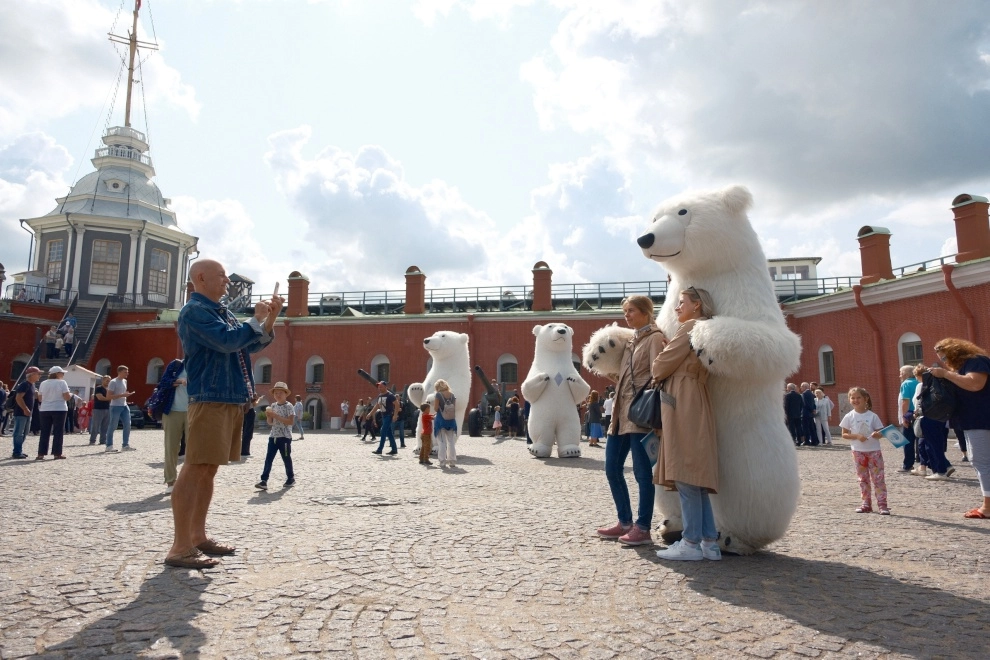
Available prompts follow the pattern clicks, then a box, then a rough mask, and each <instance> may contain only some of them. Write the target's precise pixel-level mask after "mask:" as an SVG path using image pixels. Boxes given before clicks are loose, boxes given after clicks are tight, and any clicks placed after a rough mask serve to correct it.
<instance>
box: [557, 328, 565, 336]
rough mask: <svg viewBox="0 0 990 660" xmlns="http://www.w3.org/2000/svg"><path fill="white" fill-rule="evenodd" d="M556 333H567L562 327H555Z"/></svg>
mask: <svg viewBox="0 0 990 660" xmlns="http://www.w3.org/2000/svg"><path fill="white" fill-rule="evenodd" d="M557 334H558V335H566V334H567V330H565V329H564V328H557Z"/></svg>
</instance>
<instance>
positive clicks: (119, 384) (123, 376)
mask: <svg viewBox="0 0 990 660" xmlns="http://www.w3.org/2000/svg"><path fill="white" fill-rule="evenodd" d="M129 373H130V370H129V369H128V368H127V367H126V366H124V365H120V366H119V367H117V377H116V378H114V379H113V380H111V381H110V384H109V385H107V398H108V399H110V421H109V422H108V423H107V448H106V450H105V451H107V452H110V453H116V451H117V450H116V449H114V447H113V433H114V431H116V430H117V424H121V425H122V426H123V430H124V439H123V442H122V444H123V446H122V447H121V449H122V450H123V451H133V450H134V447H131V409H130V408H129V407H128V406H127V397H129V396H133V395H134V392H129V391H128V390H127V375H128V374H129Z"/></svg>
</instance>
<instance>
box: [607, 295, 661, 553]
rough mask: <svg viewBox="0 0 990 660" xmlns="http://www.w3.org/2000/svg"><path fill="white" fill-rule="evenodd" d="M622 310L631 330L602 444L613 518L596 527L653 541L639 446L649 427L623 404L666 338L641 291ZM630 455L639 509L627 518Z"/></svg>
mask: <svg viewBox="0 0 990 660" xmlns="http://www.w3.org/2000/svg"><path fill="white" fill-rule="evenodd" d="M622 315H623V316H624V317H625V319H626V324H627V325H628V326H629V327H630V328H633V329H634V330H635V331H636V333H635V334H634V335H633V337H632V338H631V339H630V340H629V341H628V342H627V343H626V345H625V347H624V348H623V351H622V369H621V370H620V373H619V377H618V380H617V381H616V385H615V403H614V405H613V408H612V425H611V426H610V427H609V429H608V440H607V442H606V444H605V477H606V478H607V479H608V487H609V490H610V491H611V493H612V501H613V502H614V503H615V509H616V513H617V514H618V518H619V520H618V522H617V523H615V524H614V525H611V526H608V527H600V528H599V529H598V530H597V533H598V536H600V537H602V538H606V539H618V541H619V542H620V543H623V544H625V545H648V544H652V543H653V537H652V536H651V535H650V528H651V526H652V525H653V502H654V496H655V494H656V489H655V487H654V485H653V469H652V466H651V465H650V457H649V456H648V455H647V453H646V449H645V448H644V447H643V442H642V441H643V438H644V437H646V435H647V434H648V433H649V432H650V431H651V430H652V429H648V428H644V427H642V426H639V425H638V424H636V423H634V422H632V421H630V420H629V417H628V416H629V406H630V405H631V404H632V401H633V399H634V398H635V397H636V393H637V392H639V390H640V388H641V387H642V386H643V385H644V384H645V383H646V382H647V381H648V380H651V379H652V378H653V376H652V375H651V373H650V368H651V367H652V365H653V362H654V360H656V358H657V356H658V355H659V354H660V351H662V350H663V347H664V344H665V343H666V338H665V337H664V336H663V333H662V332H660V329H659V328H657V326H656V324H655V323H654V322H653V301H652V300H650V298H648V297H647V296H641V295H633V296H629V297H628V298H626V299H625V300H623V301H622ZM630 453H631V454H632V461H633V475H634V476H635V478H636V483H637V484H638V485H639V510H638V513H637V516H636V519H635V520H633V512H632V507H631V506H630V502H629V487H628V486H627V485H626V478H625V475H624V470H625V463H626V457H627V456H629V454H630Z"/></svg>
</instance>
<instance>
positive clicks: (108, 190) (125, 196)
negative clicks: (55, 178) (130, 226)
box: [47, 164, 176, 227]
mask: <svg viewBox="0 0 990 660" xmlns="http://www.w3.org/2000/svg"><path fill="white" fill-rule="evenodd" d="M65 213H75V214H82V215H97V216H104V217H111V218H127V219H131V220H140V221H147V222H153V223H155V224H158V225H162V226H163V227H174V226H176V221H175V213H174V212H172V211H171V210H170V209H169V208H168V200H167V199H165V197H164V196H163V195H162V193H161V191H160V190H159V189H158V186H157V185H155V183H154V182H153V181H151V180H150V179H148V178H146V177H145V176H144V174H143V173H142V172H141V171H140V170H138V169H135V168H131V167H127V166H124V165H117V164H109V165H105V166H103V167H101V168H100V169H99V170H97V171H96V172H90V173H89V174H87V175H86V176H84V177H83V178H81V179H79V181H78V182H77V183H76V184H75V185H74V186H72V190H71V191H70V192H69V194H68V195H67V196H66V197H65V198H64V200H62V202H61V203H60V204H59V205H58V206H57V207H56V208H54V209H52V210H51V211H50V212H49V213H48V214H47V215H64V214H65Z"/></svg>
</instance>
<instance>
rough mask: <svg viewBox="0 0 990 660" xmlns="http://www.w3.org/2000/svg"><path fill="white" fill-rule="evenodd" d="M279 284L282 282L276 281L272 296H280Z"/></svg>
mask: <svg viewBox="0 0 990 660" xmlns="http://www.w3.org/2000/svg"><path fill="white" fill-rule="evenodd" d="M279 284H281V282H276V283H275V291H273V292H272V298H277V297H278V285H279Z"/></svg>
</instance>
